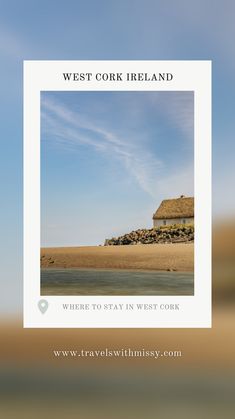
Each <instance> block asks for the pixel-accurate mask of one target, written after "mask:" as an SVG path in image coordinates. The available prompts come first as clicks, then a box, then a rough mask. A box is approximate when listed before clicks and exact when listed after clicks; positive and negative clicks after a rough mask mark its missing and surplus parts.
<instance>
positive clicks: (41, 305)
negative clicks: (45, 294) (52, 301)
mask: <svg viewBox="0 0 235 419" xmlns="http://www.w3.org/2000/svg"><path fill="white" fill-rule="evenodd" d="M48 306H49V304H48V302H47V300H39V301H38V308H39V310H40V311H41V313H42V314H44V313H46V311H47V309H48Z"/></svg>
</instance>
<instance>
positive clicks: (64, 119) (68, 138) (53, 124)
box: [42, 97, 163, 198]
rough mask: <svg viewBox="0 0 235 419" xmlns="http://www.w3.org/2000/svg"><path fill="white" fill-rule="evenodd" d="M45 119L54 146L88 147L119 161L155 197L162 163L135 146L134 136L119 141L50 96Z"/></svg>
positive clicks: (44, 100) (45, 103)
mask: <svg viewBox="0 0 235 419" xmlns="http://www.w3.org/2000/svg"><path fill="white" fill-rule="evenodd" d="M42 119H43V127H44V129H45V132H46V133H49V134H51V136H52V137H53V142H54V145H55V146H58V145H60V146H63V147H66V149H71V147H72V148H73V149H76V148H78V147H80V146H84V145H86V146H90V147H92V148H94V149H96V150H97V151H99V152H102V153H106V154H108V156H112V158H116V159H119V161H120V162H121V164H122V165H123V166H124V167H125V169H126V170H127V172H128V174H129V175H130V176H131V177H132V178H133V179H135V181H136V182H137V183H138V185H139V186H140V187H141V189H142V190H143V191H145V192H146V193H148V194H149V195H150V196H152V197H153V198H155V197H156V193H157V190H156V185H157V181H156V180H157V177H158V175H159V170H160V169H161V168H162V167H163V162H162V161H160V160H159V159H158V158H157V157H156V156H154V155H152V154H151V153H150V152H149V151H147V150H145V149H144V148H141V147H140V145H139V143H138V144H136V142H135V140H134V139H133V138H132V137H131V136H129V135H128V137H125V138H120V137H119V136H118V135H117V134H116V133H115V132H112V131H110V130H109V129H107V128H105V127H103V126H100V125H98V124H94V123H93V122H91V120H89V119H88V117H87V116H84V115H83V114H82V113H80V112H74V111H71V110H70V109H68V107H67V106H65V105H64V104H61V103H59V102H58V101H56V100H55V99H53V100H52V99H49V98H47V97H43V98H42Z"/></svg>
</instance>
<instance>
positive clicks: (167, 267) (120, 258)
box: [41, 243, 194, 272]
mask: <svg viewBox="0 0 235 419" xmlns="http://www.w3.org/2000/svg"><path fill="white" fill-rule="evenodd" d="M57 268H58V269H59V268H60V269H87V270H91V269H94V270H97V269H99V270H122V271H123V270H128V271H130V270H133V271H165V272H169V271H171V272H174V271H176V272H193V270H194V244H193V243H190V244H189V243H187V244H186V243H183V244H178V243H177V244H146V245H144V244H143V245H134V246H131V245H129V246H128V245H126V246H84V247H83V246H81V247H48V248H41V269H57Z"/></svg>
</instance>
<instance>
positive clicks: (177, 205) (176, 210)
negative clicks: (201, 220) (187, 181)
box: [153, 195, 194, 220]
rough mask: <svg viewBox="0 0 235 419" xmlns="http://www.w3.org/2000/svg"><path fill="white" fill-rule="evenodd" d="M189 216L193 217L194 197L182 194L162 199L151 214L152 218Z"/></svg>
mask: <svg viewBox="0 0 235 419" xmlns="http://www.w3.org/2000/svg"><path fill="white" fill-rule="evenodd" d="M189 217H194V198H192V197H190V198H186V197H185V196H183V195H182V196H181V197H180V198H176V199H164V201H162V203H161V205H160V207H159V208H158V209H157V211H156V212H155V214H154V215H153V219H154V220H158V219H168V218H189Z"/></svg>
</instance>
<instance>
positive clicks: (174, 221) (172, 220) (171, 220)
mask: <svg viewBox="0 0 235 419" xmlns="http://www.w3.org/2000/svg"><path fill="white" fill-rule="evenodd" d="M193 223H194V217H188V218H169V219H167V220H165V219H159V220H153V227H159V226H163V225H173V224H193Z"/></svg>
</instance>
